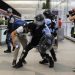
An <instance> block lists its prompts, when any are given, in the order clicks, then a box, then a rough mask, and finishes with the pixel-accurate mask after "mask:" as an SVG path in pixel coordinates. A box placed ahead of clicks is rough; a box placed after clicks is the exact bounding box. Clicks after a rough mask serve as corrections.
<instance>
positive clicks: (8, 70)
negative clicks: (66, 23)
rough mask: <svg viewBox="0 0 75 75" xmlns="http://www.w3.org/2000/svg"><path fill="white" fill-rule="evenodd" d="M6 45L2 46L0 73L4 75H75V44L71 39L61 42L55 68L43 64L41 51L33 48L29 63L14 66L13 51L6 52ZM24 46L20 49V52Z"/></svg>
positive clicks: (0, 47)
mask: <svg viewBox="0 0 75 75" xmlns="http://www.w3.org/2000/svg"><path fill="white" fill-rule="evenodd" d="M5 49H6V46H0V74H2V75H75V73H74V72H72V68H74V67H75V44H74V43H73V42H71V41H69V40H66V39H65V40H64V41H62V42H59V47H58V50H57V52H56V53H57V58H58V61H57V62H56V63H55V66H54V68H49V67H48V66H47V65H41V64H39V63H38V62H39V61H40V60H41V57H40V55H39V53H38V52H37V51H36V50H35V49H33V50H31V51H30V52H29V54H28V56H27V58H26V61H27V64H25V65H24V67H23V68H20V69H14V68H12V65H11V63H12V59H13V52H12V53H10V54H5V53H4V52H3V51H4V50H5ZM21 51H22V48H21V49H20V53H21ZM20 53H19V55H20Z"/></svg>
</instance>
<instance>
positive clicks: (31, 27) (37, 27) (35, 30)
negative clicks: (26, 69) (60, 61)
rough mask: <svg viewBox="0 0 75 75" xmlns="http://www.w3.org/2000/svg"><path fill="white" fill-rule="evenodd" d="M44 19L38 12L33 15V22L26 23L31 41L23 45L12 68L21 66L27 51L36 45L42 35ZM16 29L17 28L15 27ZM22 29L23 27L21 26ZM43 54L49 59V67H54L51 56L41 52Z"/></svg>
mask: <svg viewBox="0 0 75 75" xmlns="http://www.w3.org/2000/svg"><path fill="white" fill-rule="evenodd" d="M45 27H46V26H45V21H44V17H43V15H42V14H39V15H37V16H36V17H35V20H34V22H32V23H29V24H28V25H27V28H28V31H30V33H31V35H32V39H31V42H30V43H29V44H28V45H27V46H26V47H25V49H24V50H23V52H22V54H21V57H20V59H19V61H18V63H17V64H16V65H15V66H14V68H20V67H22V66H23V60H24V59H25V58H26V56H27V54H28V52H29V51H30V50H31V49H32V48H34V47H36V46H37V45H38V43H39V41H40V39H41V37H42V36H43V32H42V31H43V29H44V28H45ZM17 30H18V29H17ZM23 30H24V28H23ZM42 55H44V56H45V57H46V58H48V60H49V67H54V61H53V60H52V58H51V57H50V56H49V55H47V54H42Z"/></svg>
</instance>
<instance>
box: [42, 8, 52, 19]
mask: <svg viewBox="0 0 75 75" xmlns="http://www.w3.org/2000/svg"><path fill="white" fill-rule="evenodd" d="M43 14H44V16H45V17H46V18H50V17H51V14H52V13H51V11H50V10H49V9H48V10H45V11H44V12H43Z"/></svg>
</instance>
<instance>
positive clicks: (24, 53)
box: [14, 43, 33, 68]
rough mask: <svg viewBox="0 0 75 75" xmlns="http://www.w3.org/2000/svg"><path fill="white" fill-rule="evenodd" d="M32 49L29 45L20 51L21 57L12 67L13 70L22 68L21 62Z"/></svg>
mask: <svg viewBox="0 0 75 75" xmlns="http://www.w3.org/2000/svg"><path fill="white" fill-rule="evenodd" d="M32 48H33V45H32V43H29V44H28V45H27V46H26V47H25V49H24V50H23V51H22V54H21V57H20V59H19V61H18V63H17V64H16V65H15V66H14V68H20V67H22V66H23V60H24V59H25V58H26V56H27V54H28V52H29V51H30V50H31V49H32Z"/></svg>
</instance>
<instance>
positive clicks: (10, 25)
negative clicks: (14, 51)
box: [4, 8, 15, 53]
mask: <svg viewBox="0 0 75 75" xmlns="http://www.w3.org/2000/svg"><path fill="white" fill-rule="evenodd" d="M7 15H8V26H7V37H6V44H7V50H5V51H4V53H11V43H12V40H11V32H12V29H13V23H14V21H15V17H14V16H13V13H12V9H11V8H8V9H7ZM13 48H14V47H13Z"/></svg>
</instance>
